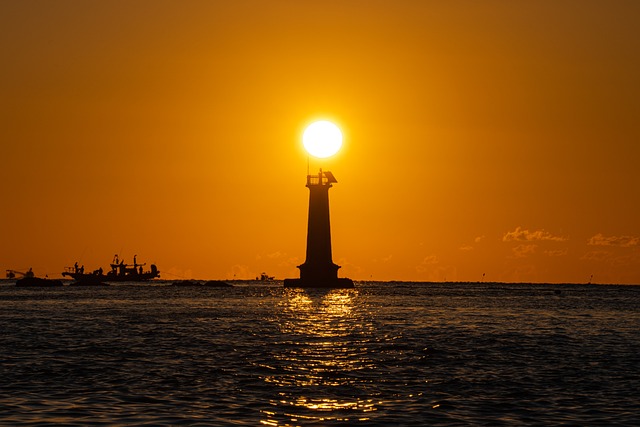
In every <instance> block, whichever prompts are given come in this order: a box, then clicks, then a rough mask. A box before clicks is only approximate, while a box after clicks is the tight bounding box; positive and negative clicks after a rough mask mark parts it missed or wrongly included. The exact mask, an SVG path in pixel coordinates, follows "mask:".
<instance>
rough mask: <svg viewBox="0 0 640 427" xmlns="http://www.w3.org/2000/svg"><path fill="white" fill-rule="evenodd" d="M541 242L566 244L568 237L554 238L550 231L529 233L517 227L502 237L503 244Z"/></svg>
mask: <svg viewBox="0 0 640 427" xmlns="http://www.w3.org/2000/svg"><path fill="white" fill-rule="evenodd" d="M540 240H547V241H553V242H565V241H567V240H568V239H567V238H566V237H561V236H554V235H553V234H551V233H549V232H548V231H544V230H536V231H529V230H523V229H522V227H516V229H515V230H514V231H509V232H507V233H506V234H505V235H504V236H503V237H502V241H503V242H534V241H540Z"/></svg>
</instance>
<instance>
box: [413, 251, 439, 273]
mask: <svg viewBox="0 0 640 427" xmlns="http://www.w3.org/2000/svg"><path fill="white" fill-rule="evenodd" d="M438 263H440V260H439V259H438V257H437V256H435V255H428V256H426V257H424V259H423V260H422V262H420V265H418V266H417V267H416V270H417V271H418V272H419V273H424V272H425V271H427V270H430V266H433V265H436V264H438Z"/></svg>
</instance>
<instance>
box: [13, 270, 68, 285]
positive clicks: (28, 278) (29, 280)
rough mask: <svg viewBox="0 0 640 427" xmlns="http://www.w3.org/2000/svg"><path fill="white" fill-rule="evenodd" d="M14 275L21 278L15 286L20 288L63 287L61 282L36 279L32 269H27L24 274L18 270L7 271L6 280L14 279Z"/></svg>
mask: <svg viewBox="0 0 640 427" xmlns="http://www.w3.org/2000/svg"><path fill="white" fill-rule="evenodd" d="M16 275H19V276H21V277H20V278H19V279H17V280H16V286H20V287H34V288H37V287H42V288H50V287H53V286H63V284H62V280H57V279H49V278H42V277H36V275H35V273H34V272H33V269H31V268H29V270H28V271H26V272H22V271H18V270H7V278H8V279H14V278H16Z"/></svg>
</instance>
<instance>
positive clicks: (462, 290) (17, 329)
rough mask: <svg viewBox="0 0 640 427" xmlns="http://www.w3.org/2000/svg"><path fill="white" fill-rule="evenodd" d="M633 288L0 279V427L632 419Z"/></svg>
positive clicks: (639, 360)
mask: <svg viewBox="0 0 640 427" xmlns="http://www.w3.org/2000/svg"><path fill="white" fill-rule="evenodd" d="M639 308H640V287H638V286H595V285H590V286H587V285H531V284H517V285H516V284H470V283H429V284H420V283H357V284H356V288H355V289H349V290H296V289H283V288H282V286H281V284H276V285H256V284H249V283H246V284H236V286H235V287H233V288H187V287H171V286H167V284H163V283H160V284H142V283H137V284H136V283H134V284H120V285H112V286H109V287H103V288H78V287H70V286H66V287H63V288H49V289H25V288H16V287H15V286H13V285H11V284H4V285H0V334H1V335H0V336H1V338H0V339H1V341H0V424H2V425H12V426H13V425H51V424H58V425H78V426H86V425H154V426H155V425H202V426H228V425H247V426H259V425H267V426H296V425H322V426H331V425H362V426H374V425H376V426H377V425H399V426H423V425H603V426H605V425H606V426H611V425H621V426H622V425H628V426H632V425H640V402H639V396H640V395H639V394H638V393H639V390H640V310H639Z"/></svg>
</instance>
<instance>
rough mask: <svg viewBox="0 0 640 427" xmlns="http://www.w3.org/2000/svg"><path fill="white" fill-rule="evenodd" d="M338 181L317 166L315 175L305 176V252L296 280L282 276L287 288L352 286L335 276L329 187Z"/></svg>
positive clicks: (350, 283)
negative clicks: (306, 220)
mask: <svg viewBox="0 0 640 427" xmlns="http://www.w3.org/2000/svg"><path fill="white" fill-rule="evenodd" d="M337 182H338V181H337V180H336V178H335V177H334V176H333V174H332V173H331V172H329V171H325V172H323V171H322V169H320V172H318V174H317V175H307V188H308V189H309V218H308V224H307V255H306V260H305V262H304V263H303V264H301V265H299V266H298V268H299V269H300V278H299V279H285V280H284V286H285V287H286V288H353V281H352V280H351V279H347V278H338V269H339V268H340V266H339V265H337V264H334V263H333V260H332V255H331V222H330V218H329V189H330V188H331V187H332V184H335V183H337Z"/></svg>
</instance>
